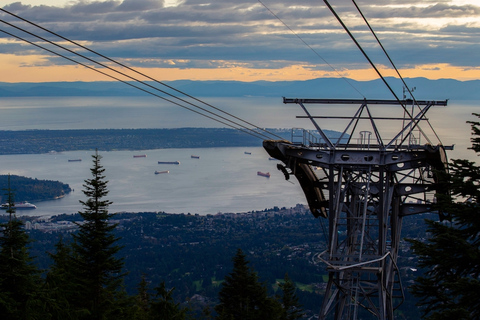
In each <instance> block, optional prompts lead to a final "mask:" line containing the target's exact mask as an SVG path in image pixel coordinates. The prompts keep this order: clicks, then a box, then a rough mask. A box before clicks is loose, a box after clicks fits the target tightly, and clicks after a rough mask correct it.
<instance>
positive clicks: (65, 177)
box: [0, 147, 306, 216]
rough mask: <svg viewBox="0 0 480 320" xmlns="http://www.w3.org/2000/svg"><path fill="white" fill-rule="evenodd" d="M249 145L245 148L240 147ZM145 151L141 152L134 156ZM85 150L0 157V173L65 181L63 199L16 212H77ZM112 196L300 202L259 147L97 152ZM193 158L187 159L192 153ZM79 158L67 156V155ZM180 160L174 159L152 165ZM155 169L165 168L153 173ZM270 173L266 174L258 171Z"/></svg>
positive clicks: (246, 207)
mask: <svg viewBox="0 0 480 320" xmlns="http://www.w3.org/2000/svg"><path fill="white" fill-rule="evenodd" d="M247 150H248V152H249V153H251V154H245V152H246V151H247ZM140 154H145V155H146V157H141V158H134V157H133V156H134V155H140ZM91 155H92V151H75V152H64V153H54V154H33V155H5V156H0V163H1V169H0V174H7V173H10V174H16V175H22V176H27V177H32V178H37V179H47V180H59V181H62V182H64V183H68V184H69V185H70V187H71V188H73V189H74V191H73V192H71V193H70V194H68V195H67V196H65V197H64V198H61V199H58V200H53V201H43V202H37V203H35V205H36V206H37V209H36V210H31V211H25V210H24V211H19V214H22V215H24V214H25V215H35V216H52V215H57V214H61V213H76V212H78V211H79V210H81V205H80V203H79V200H85V197H84V195H83V193H82V192H81V190H82V184H83V183H84V180H85V179H89V178H91V176H90V168H91V167H92V161H91V160H92V159H91ZM100 155H101V156H102V160H101V163H102V166H104V168H105V176H106V179H107V180H108V181H109V183H108V189H109V190H110V193H109V194H108V196H107V197H106V199H108V200H110V201H112V202H113V204H112V205H111V206H110V212H156V211H159V212H168V213H191V214H195V213H198V214H201V215H205V214H216V213H218V212H224V213H225V212H235V213H236V212H248V211H252V210H263V209H265V208H273V207H275V206H278V207H292V206H295V205H296V204H297V203H303V204H305V203H306V201H305V197H304V195H303V193H302V191H301V188H300V186H299V185H298V183H296V181H295V182H288V181H286V180H285V178H284V176H283V174H282V173H281V172H279V171H277V169H276V163H277V161H272V160H269V159H268V155H267V154H266V152H265V151H264V150H263V148H261V147H259V148H248V149H245V148H237V147H236V148H202V149H159V150H147V151H145V150H144V151H113V152H100ZM192 155H195V156H198V157H200V158H199V159H194V158H192V157H191V156H192ZM73 159H81V160H82V161H74V162H69V161H68V160H73ZM158 161H179V162H180V164H179V165H172V164H158ZM155 171H169V173H163V174H155ZM257 171H262V172H270V174H271V177H270V178H266V177H262V176H259V175H257Z"/></svg>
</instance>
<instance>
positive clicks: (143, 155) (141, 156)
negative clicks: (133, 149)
mask: <svg viewBox="0 0 480 320" xmlns="http://www.w3.org/2000/svg"><path fill="white" fill-rule="evenodd" d="M133 157H134V158H146V157H147V155H146V154H136V155H134V156H133Z"/></svg>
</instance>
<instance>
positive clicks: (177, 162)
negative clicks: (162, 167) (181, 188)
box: [158, 161, 180, 164]
mask: <svg viewBox="0 0 480 320" xmlns="http://www.w3.org/2000/svg"><path fill="white" fill-rule="evenodd" d="M158 164H180V161H158Z"/></svg>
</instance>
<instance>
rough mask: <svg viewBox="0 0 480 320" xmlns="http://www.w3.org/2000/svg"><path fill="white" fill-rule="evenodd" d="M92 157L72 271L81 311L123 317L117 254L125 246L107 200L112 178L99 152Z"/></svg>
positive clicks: (98, 316)
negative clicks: (120, 244) (108, 175)
mask: <svg viewBox="0 0 480 320" xmlns="http://www.w3.org/2000/svg"><path fill="white" fill-rule="evenodd" d="M92 158H93V167H92V168H91V169H90V171H91V173H92V178H91V179H87V180H85V183H84V184H83V187H84V190H83V193H84V194H85V196H86V197H87V200H86V201H80V203H81V204H82V205H83V207H84V209H83V211H81V212H79V213H80V215H81V216H82V218H83V223H80V224H79V231H78V233H77V234H74V236H73V237H74V242H73V244H72V250H73V255H72V258H73V264H72V267H73V270H72V271H73V273H74V279H73V280H74V281H76V284H77V292H76V298H75V301H74V302H75V303H77V305H76V307H77V308H78V309H79V310H83V309H85V310H88V313H89V315H88V317H87V318H88V319H105V318H113V317H114V315H116V317H122V314H123V313H124V311H123V310H124V306H122V304H121V303H120V302H121V301H120V300H121V299H123V298H124V296H125V294H124V292H123V291H122V287H121V285H122V282H123V277H124V274H123V273H122V268H123V259H121V258H117V257H116V254H117V253H118V252H119V251H120V249H121V247H120V246H119V245H117V244H116V242H117V241H118V240H119V239H118V238H117V237H115V235H114V234H113V231H114V229H115V227H116V224H112V223H110V222H109V220H110V219H111V218H112V217H113V216H114V214H110V213H109V212H108V206H109V205H110V204H111V203H112V202H110V201H109V200H105V199H104V197H105V196H107V194H108V189H107V183H108V181H107V180H105V176H104V175H103V174H104V171H105V169H104V168H103V167H102V166H101V164H100V160H101V158H102V157H101V156H100V155H99V154H98V152H97V151H96V152H95V155H93V156H92ZM123 302H124V301H123Z"/></svg>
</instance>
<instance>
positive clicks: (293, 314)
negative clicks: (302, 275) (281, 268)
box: [279, 273, 304, 320]
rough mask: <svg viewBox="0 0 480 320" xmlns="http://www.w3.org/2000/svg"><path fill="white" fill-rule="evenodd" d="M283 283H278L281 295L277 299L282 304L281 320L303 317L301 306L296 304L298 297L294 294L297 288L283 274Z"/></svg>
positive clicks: (286, 275) (293, 319)
mask: <svg viewBox="0 0 480 320" xmlns="http://www.w3.org/2000/svg"><path fill="white" fill-rule="evenodd" d="M284 280H285V282H283V283H280V285H279V287H280V289H281V290H282V294H281V296H280V297H279V300H280V302H281V303H282V313H281V316H280V319H281V320H295V319H300V318H302V317H303V315H304V312H303V310H302V306H301V305H300V303H299V302H298V297H297V295H296V294H295V291H296V290H297V287H296V286H295V283H294V282H293V281H292V280H291V279H290V277H289V276H288V274H287V273H286V274H285V278H284Z"/></svg>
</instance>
